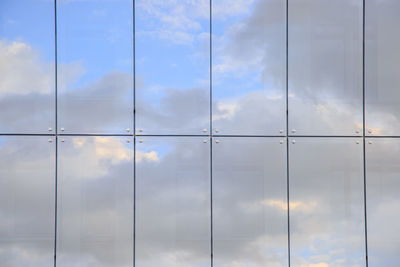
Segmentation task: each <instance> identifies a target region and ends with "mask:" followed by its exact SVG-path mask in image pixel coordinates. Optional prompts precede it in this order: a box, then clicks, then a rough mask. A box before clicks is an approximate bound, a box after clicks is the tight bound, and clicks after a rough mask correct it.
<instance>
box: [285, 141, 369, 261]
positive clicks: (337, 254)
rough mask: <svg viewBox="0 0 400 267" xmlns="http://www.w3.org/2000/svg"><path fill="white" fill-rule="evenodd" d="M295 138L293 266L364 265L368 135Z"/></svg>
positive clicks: (292, 161) (292, 156)
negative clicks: (365, 144)
mask: <svg viewBox="0 0 400 267" xmlns="http://www.w3.org/2000/svg"><path fill="white" fill-rule="evenodd" d="M293 142H295V143H294V144H293ZM289 144H290V154H289V157H290V162H289V168H290V170H289V174H290V176H289V185H290V191H289V192H290V193H289V196H290V202H289V206H290V239H291V266H295V267H303V266H354V267H361V266H363V267H364V266H365V238H364V237H365V227H364V177H363V151H362V149H363V145H362V139H361V138H301V137H300V138H296V139H291V140H290V143H289Z"/></svg>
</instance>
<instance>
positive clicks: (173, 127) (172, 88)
mask: <svg viewBox="0 0 400 267" xmlns="http://www.w3.org/2000/svg"><path fill="white" fill-rule="evenodd" d="M135 14H136V18H135V20H136V22H135V23H136V24H135V27H136V30H135V33H136V36H135V42H136V43H135V49H136V50H135V61H136V65H135V70H136V79H137V81H136V119H137V122H136V126H137V127H136V130H137V131H138V130H139V129H141V130H142V131H138V133H147V134H148V133H157V134H202V133H203V129H204V128H206V129H208V131H209V121H210V36H209V35H210V34H209V33H210V6H209V1H148V0H137V1H136V7H135Z"/></svg>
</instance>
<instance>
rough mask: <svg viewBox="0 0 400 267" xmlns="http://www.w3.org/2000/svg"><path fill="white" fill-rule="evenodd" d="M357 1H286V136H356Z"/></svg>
mask: <svg viewBox="0 0 400 267" xmlns="http://www.w3.org/2000/svg"><path fill="white" fill-rule="evenodd" d="M362 3H363V1H360V0H335V1H332V0H296V1H289V11H288V12H289V25H288V27H289V45H288V50H289V58H288V68H289V70H288V72H289V73H288V75H289V131H290V132H291V133H292V134H305V135H361V134H362V130H363V129H362V128H363V125H362V122H363V120H362V110H363V106H362V103H363V100H362V97H363V88H362V86H363V76H362V74H363V71H362V70H363V65H362V64H363V61H362V60H363V49H362V48H363V45H362V40H363V38H362V36H363V7H362Z"/></svg>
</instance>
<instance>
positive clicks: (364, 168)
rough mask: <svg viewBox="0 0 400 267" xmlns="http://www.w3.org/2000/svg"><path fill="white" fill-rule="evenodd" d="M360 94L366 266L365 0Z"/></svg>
mask: <svg viewBox="0 0 400 267" xmlns="http://www.w3.org/2000/svg"><path fill="white" fill-rule="evenodd" d="M362 5H363V8H362V90H363V92H362V95H363V175H364V232H365V264H366V266H367V267H368V232H367V229H368V227H367V226H368V225H367V173H366V152H365V126H366V125H365V0H362Z"/></svg>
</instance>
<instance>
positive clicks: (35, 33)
mask: <svg viewBox="0 0 400 267" xmlns="http://www.w3.org/2000/svg"><path fill="white" fill-rule="evenodd" d="M54 77H55V72H54V1H37V0H21V1H14V0H2V1H0V133H48V132H49V128H51V131H50V133H52V132H53V131H54V129H53V128H54V118H55V115H54V109H55V108H54V106H55V97H54V94H55V89H54V87H55V83H54Z"/></svg>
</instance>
